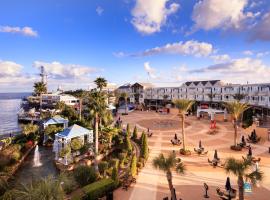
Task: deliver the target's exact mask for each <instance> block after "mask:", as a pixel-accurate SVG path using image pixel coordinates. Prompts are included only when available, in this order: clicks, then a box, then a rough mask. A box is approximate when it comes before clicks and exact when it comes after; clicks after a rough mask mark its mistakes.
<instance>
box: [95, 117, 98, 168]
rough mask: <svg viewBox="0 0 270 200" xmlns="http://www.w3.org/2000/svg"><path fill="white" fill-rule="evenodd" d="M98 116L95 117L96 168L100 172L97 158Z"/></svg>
mask: <svg viewBox="0 0 270 200" xmlns="http://www.w3.org/2000/svg"><path fill="white" fill-rule="evenodd" d="M98 120H99V119H98V114H96V116H95V160H94V162H95V163H94V166H95V170H96V172H98V160H97V156H98Z"/></svg>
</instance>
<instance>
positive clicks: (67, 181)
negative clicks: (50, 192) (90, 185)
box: [58, 173, 77, 194]
mask: <svg viewBox="0 0 270 200" xmlns="http://www.w3.org/2000/svg"><path fill="white" fill-rule="evenodd" d="M58 179H59V180H60V181H61V182H62V183H63V184H62V188H63V190H64V191H65V192H66V193H67V194H69V193H71V192H72V191H74V190H75V189H76V187H77V184H76V181H75V179H74V176H73V175H72V174H68V173H61V174H60V175H59V177H58Z"/></svg>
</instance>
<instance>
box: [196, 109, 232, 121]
mask: <svg viewBox="0 0 270 200" xmlns="http://www.w3.org/2000/svg"><path fill="white" fill-rule="evenodd" d="M201 113H208V116H209V117H210V119H211V120H215V114H224V120H227V115H228V112H227V110H226V109H224V110H217V109H213V108H207V109H202V108H198V109H197V118H200V114H201Z"/></svg>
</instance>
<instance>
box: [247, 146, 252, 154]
mask: <svg viewBox="0 0 270 200" xmlns="http://www.w3.org/2000/svg"><path fill="white" fill-rule="evenodd" d="M248 156H252V149H251V147H249V148H248Z"/></svg>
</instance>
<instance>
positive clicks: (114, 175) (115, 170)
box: [112, 167, 119, 187]
mask: <svg viewBox="0 0 270 200" xmlns="http://www.w3.org/2000/svg"><path fill="white" fill-rule="evenodd" d="M112 179H113V180H114V182H115V186H116V187H117V186H118V185H119V175H118V169H116V168H115V167H114V168H113V170H112Z"/></svg>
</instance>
